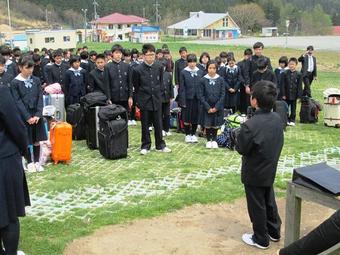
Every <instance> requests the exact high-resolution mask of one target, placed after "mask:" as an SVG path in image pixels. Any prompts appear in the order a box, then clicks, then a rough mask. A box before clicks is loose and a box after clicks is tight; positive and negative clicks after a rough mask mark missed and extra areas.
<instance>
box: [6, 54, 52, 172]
mask: <svg viewBox="0 0 340 255" xmlns="http://www.w3.org/2000/svg"><path fill="white" fill-rule="evenodd" d="M18 66H19V70H20V73H19V74H18V75H17V76H16V77H15V78H14V80H13V81H12V82H11V92H12V95H13V98H14V100H15V102H16V105H17V108H18V109H19V112H20V114H21V117H22V119H23V121H24V122H25V124H26V128H27V134H28V142H29V149H27V152H26V155H25V158H26V160H27V162H28V163H29V165H28V166H27V167H28V169H29V170H32V171H35V170H37V171H43V168H42V167H41V166H40V165H39V163H38V162H39V156H40V144H39V142H40V141H46V140H47V134H46V130H45V127H44V121H43V119H42V111H43V95H42V90H41V82H40V79H39V78H38V77H36V76H32V73H33V68H34V62H33V60H32V57H31V56H23V57H21V58H20V59H19V63H18ZM32 150H33V151H32ZM32 154H33V155H32ZM33 160H34V162H36V165H35V166H32V163H33Z"/></svg>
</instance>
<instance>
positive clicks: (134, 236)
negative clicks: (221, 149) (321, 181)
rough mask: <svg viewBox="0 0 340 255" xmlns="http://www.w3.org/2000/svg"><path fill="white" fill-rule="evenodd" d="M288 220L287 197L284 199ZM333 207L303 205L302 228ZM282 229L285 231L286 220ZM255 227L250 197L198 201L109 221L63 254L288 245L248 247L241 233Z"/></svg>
mask: <svg viewBox="0 0 340 255" xmlns="http://www.w3.org/2000/svg"><path fill="white" fill-rule="evenodd" d="M278 206H279V211H280V215H281V218H282V220H283V222H285V209H284V208H285V200H284V199H279V200H278ZM333 212H334V211H333V210H331V209H327V208H324V207H321V206H318V205H315V204H311V203H303V205H302V213H303V215H302V223H301V226H302V227H301V232H302V233H303V234H304V233H308V232H309V231H310V230H311V229H313V228H314V227H316V226H317V225H318V224H319V223H321V222H322V221H323V220H325V219H326V218H328V217H329V216H330V215H331V214H332V213H333ZM282 227H283V229H282V235H284V224H283V226H282ZM250 231H251V225H250V221H249V217H248V214H247V206H246V201H245V199H239V200H237V201H235V203H232V204H217V205H195V206H192V207H187V208H184V209H182V210H179V211H177V212H174V213H169V214H166V215H163V216H160V217H157V218H153V219H145V220H138V221H135V222H132V223H131V224H124V225H113V226H108V227H104V228H102V229H100V230H98V231H96V232H95V233H94V234H92V235H90V236H87V237H84V238H81V239H79V240H75V241H73V242H72V243H71V244H69V245H68V247H67V248H66V250H65V252H64V255H80V254H81V255H103V254H110V255H118V254H119V255H168V254H171V255H219V254H224V255H226V254H233V255H234V254H251V255H257V254H261V255H262V254H271V255H273V254H276V251H277V250H278V249H279V248H280V247H282V246H283V238H282V241H280V242H279V243H271V248H270V249H268V250H266V251H262V250H257V249H255V248H252V247H247V246H246V245H244V244H243V242H242V241H241V239H240V238H241V235H242V234H243V233H245V232H250Z"/></svg>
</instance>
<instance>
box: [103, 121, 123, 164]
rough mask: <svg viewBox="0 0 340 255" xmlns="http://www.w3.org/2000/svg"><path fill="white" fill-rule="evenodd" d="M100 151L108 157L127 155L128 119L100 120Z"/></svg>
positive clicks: (116, 157) (115, 157) (118, 157)
mask: <svg viewBox="0 0 340 255" xmlns="http://www.w3.org/2000/svg"><path fill="white" fill-rule="evenodd" d="M98 139H99V152H100V154H101V155H103V156H104V157H105V158H107V159H120V158H126V157H127V149H128V124H127V121H126V119H124V118H118V119H116V120H110V121H103V120H100V130H99V132H98Z"/></svg>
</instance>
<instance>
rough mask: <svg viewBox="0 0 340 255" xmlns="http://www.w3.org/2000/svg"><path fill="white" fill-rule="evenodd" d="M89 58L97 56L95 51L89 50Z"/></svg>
mask: <svg viewBox="0 0 340 255" xmlns="http://www.w3.org/2000/svg"><path fill="white" fill-rule="evenodd" d="M89 56H90V57H92V56H97V52H96V51H95V50H91V51H90V53H89Z"/></svg>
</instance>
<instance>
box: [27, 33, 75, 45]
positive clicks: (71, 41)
mask: <svg viewBox="0 0 340 255" xmlns="http://www.w3.org/2000/svg"><path fill="white" fill-rule="evenodd" d="M26 35H27V44H28V48H29V49H30V50H33V49H34V48H39V49H41V48H44V47H45V48H48V49H49V48H52V49H58V48H61V49H70V48H76V46H77V35H76V30H27V31H26Z"/></svg>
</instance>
